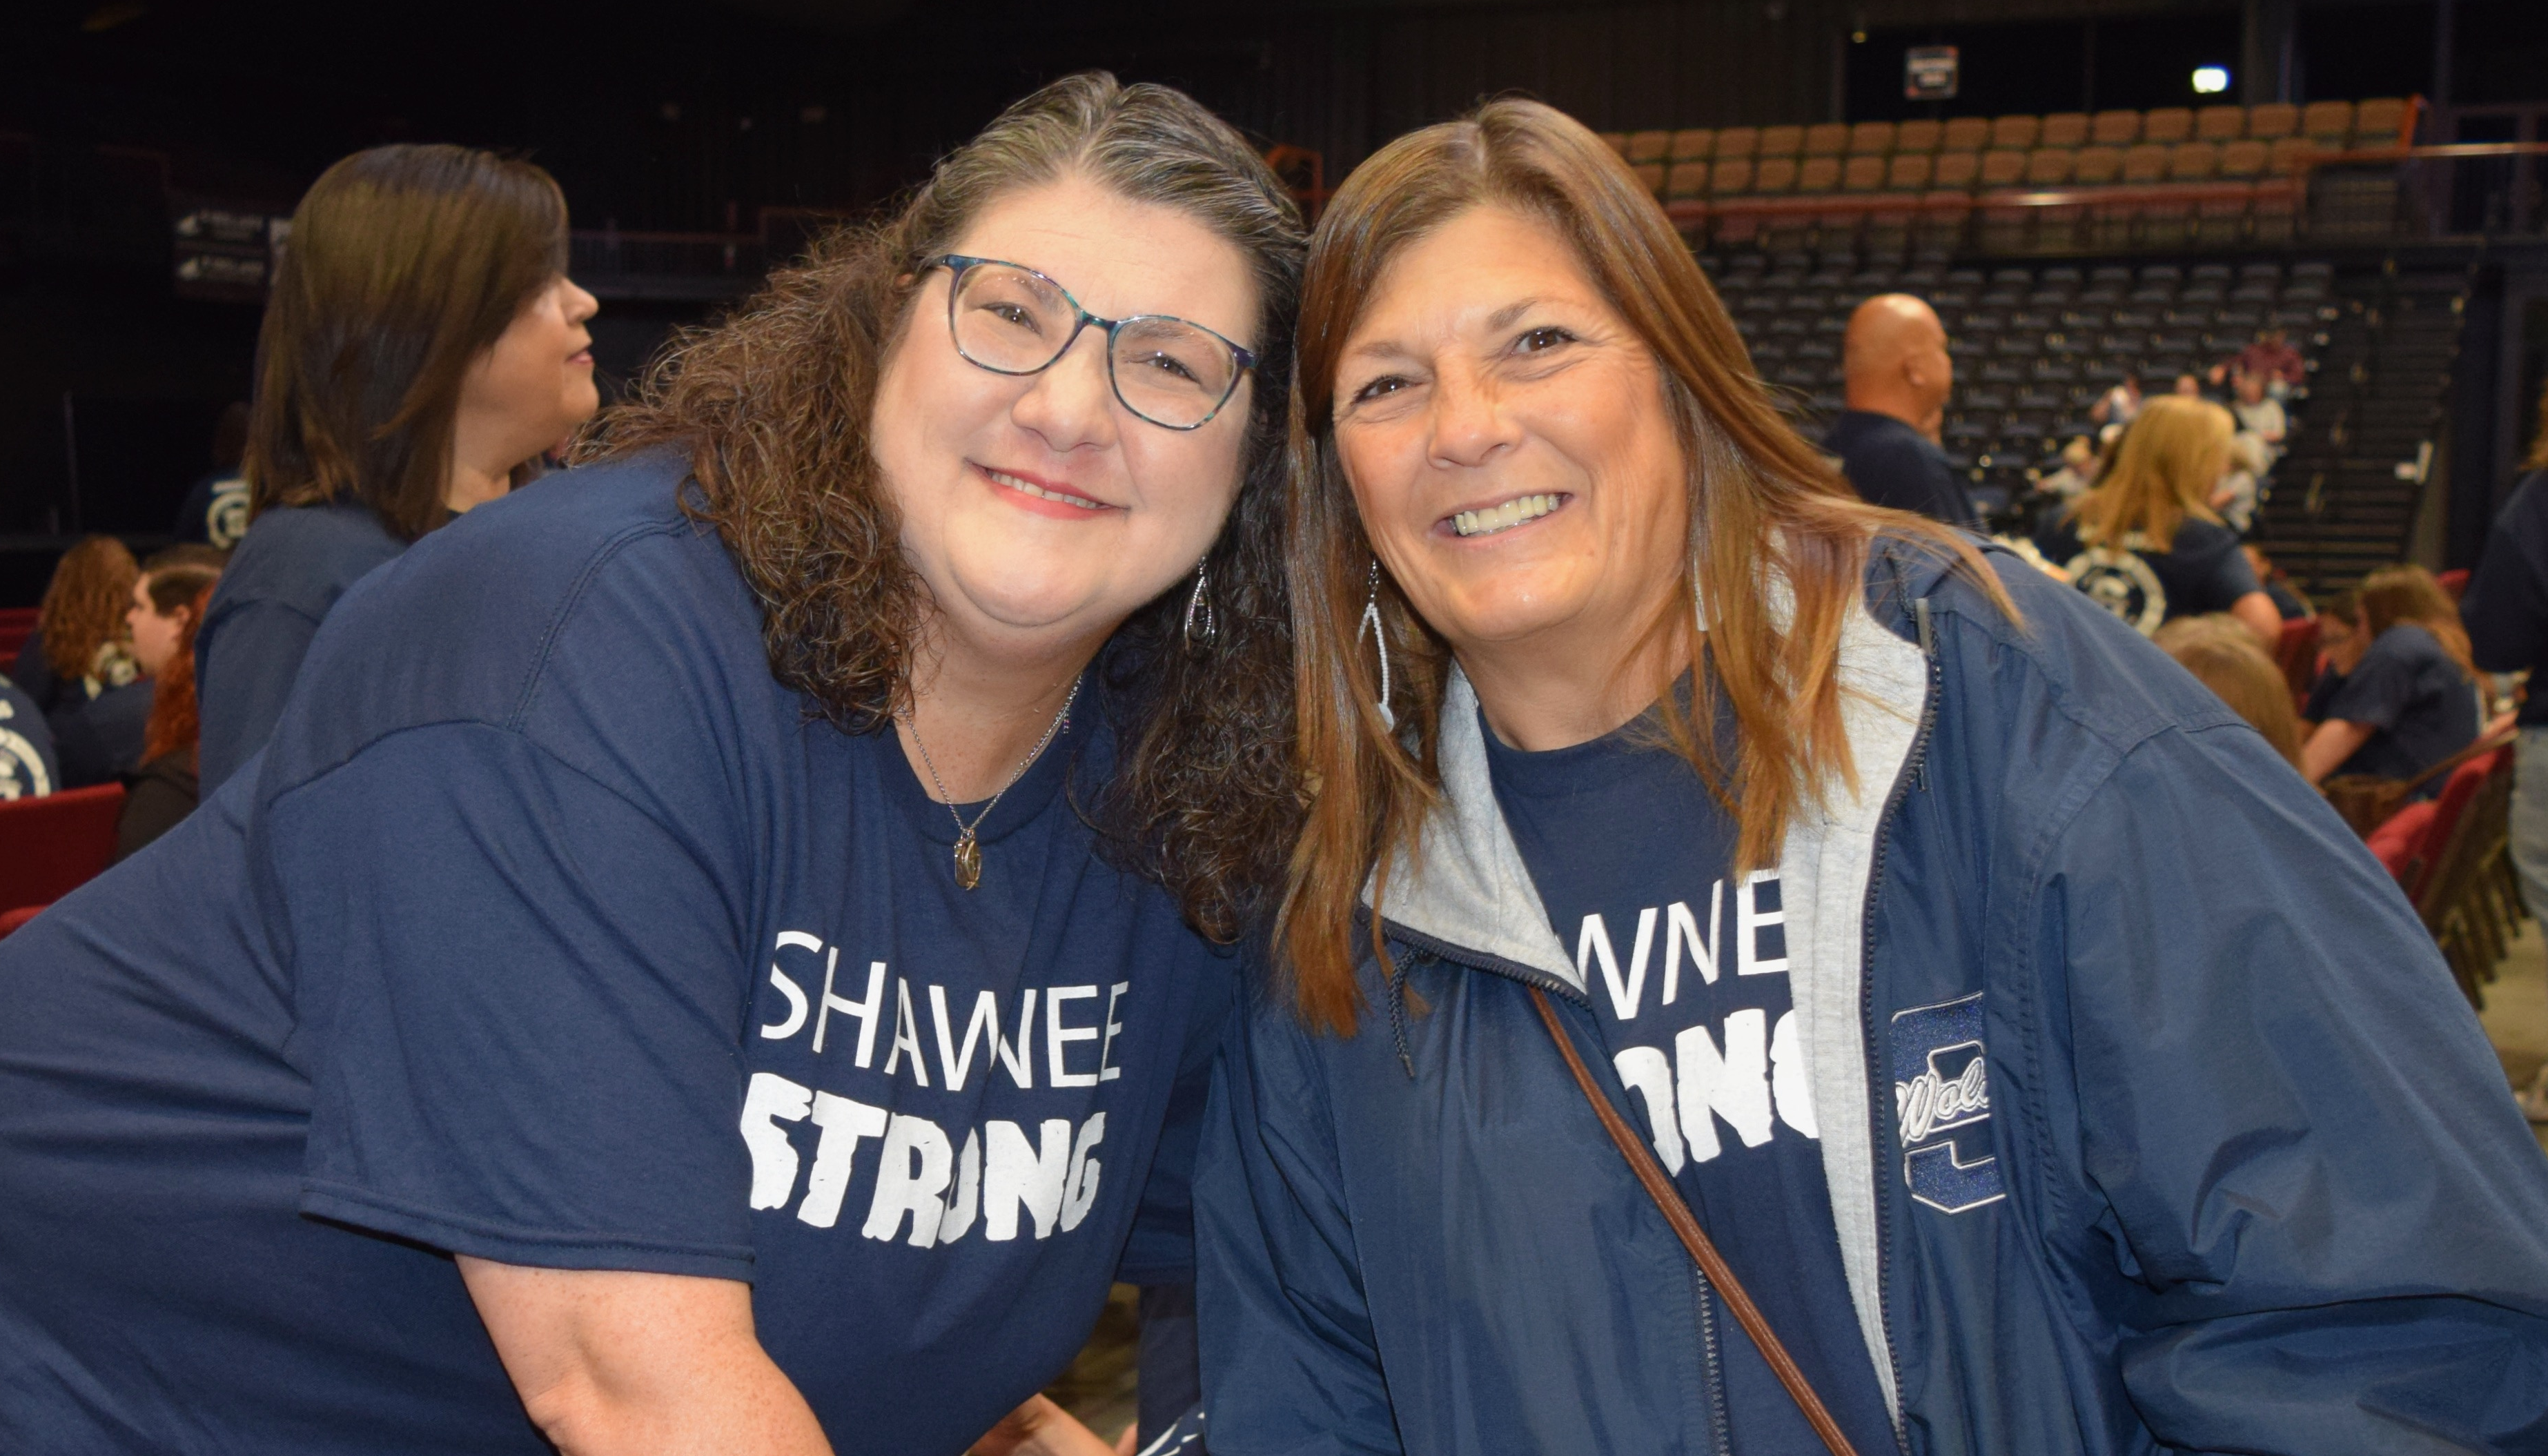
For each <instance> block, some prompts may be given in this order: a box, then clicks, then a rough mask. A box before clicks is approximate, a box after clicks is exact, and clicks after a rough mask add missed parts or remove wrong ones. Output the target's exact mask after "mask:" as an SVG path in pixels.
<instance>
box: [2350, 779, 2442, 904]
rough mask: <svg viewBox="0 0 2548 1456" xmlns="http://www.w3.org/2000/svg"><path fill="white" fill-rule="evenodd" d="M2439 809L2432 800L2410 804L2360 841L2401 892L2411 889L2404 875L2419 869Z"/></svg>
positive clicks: (2422, 800) (2384, 820) (2438, 805)
mask: <svg viewBox="0 0 2548 1456" xmlns="http://www.w3.org/2000/svg"><path fill="white" fill-rule="evenodd" d="M2440 807H2441V806H2440V804H2439V803H2437V802H2436V801H2434V800H2432V799H2421V800H2418V801H2416V802H2415V803H2412V804H2409V805H2408V806H2407V807H2405V808H2403V809H2400V810H2399V811H2398V812H2397V813H2395V814H2392V815H2390V816H2389V817H2388V818H2386V819H2383V820H2382V821H2380V827H2379V828H2377V829H2375V830H2373V831H2371V835H2370V837H2369V838H2367V839H2365V840H2364V841H2363V842H2362V843H2363V845H2364V846H2365V847H2366V848H2368V849H2369V850H2370V851H2371V858H2373V859H2375V860H2378V861H2379V862H2380V867H2382V868H2383V869H2386V870H2388V871H2389V877H2390V878H2392V879H2394V880H2396V881H2398V884H2399V886H2400V888H2402V889H2408V890H2410V891H2411V892H2412V886H2411V885H2409V884H2408V883H2407V876H2408V874H2409V873H2410V872H2412V871H2414V870H2416V869H2418V868H2419V867H2420V865H2419V862H2420V861H2421V859H2422V858H2423V856H2424V850H2425V846H2426V844H2427V843H2428V842H2429V841H2430V839H2431V837H2432V828H2433V815H2434V813H2435V812H2436V811H2438V810H2439V809H2440Z"/></svg>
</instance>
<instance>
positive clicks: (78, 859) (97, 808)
mask: <svg viewBox="0 0 2548 1456" xmlns="http://www.w3.org/2000/svg"><path fill="white" fill-rule="evenodd" d="M123 811H124V785H123V784H120V783H103V784H99V785H98V786H96V787H94V788H71V789H64V790H63V791H61V792H60V793H48V794H46V795H44V796H43V797H41V798H25V799H12V800H9V801H8V802H6V803H0V908H5V909H16V908H17V907H19V906H21V905H49V904H51V903H52V902H53V901H55V900H58V899H60V898H61V897H62V896H64V895H67V894H69V893H70V892H71V891H73V890H75V889H77V888H79V887H80V886H81V885H83V884H86V883H87V882H88V881H89V880H91V879H92V878H95V877H96V875H97V873H98V871H100V870H102V869H104V868H105V867H106V866H107V865H108V863H109V862H111V861H112V860H114V858H115V821H116V818H117V816H118V815H120V814H121V813H123Z"/></svg>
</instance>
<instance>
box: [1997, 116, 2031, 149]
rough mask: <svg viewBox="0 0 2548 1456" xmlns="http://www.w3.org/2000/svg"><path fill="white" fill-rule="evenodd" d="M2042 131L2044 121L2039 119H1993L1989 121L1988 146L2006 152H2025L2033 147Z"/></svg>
mask: <svg viewBox="0 0 2548 1456" xmlns="http://www.w3.org/2000/svg"><path fill="white" fill-rule="evenodd" d="M2043 130H2044V120H2043V118H2041V117H2031V116H2006V117H1995V118H1993V119H1992V120H1991V131H1990V144H1991V145H1993V146H1995V147H2000V148H2004V149H2008V150H2013V151H2025V150H2027V149H2028V148H2029V147H2032V146H2033V145H2035V138H2036V137H2037V135H2038V134H2040V133H2041V132H2042V131H2043Z"/></svg>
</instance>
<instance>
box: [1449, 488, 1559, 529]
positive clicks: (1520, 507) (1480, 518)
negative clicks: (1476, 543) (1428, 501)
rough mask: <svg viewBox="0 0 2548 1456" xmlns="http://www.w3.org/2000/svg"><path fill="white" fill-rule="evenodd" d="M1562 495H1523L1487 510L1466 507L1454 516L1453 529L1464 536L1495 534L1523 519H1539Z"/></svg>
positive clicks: (1519, 522) (1553, 507)
mask: <svg viewBox="0 0 2548 1456" xmlns="http://www.w3.org/2000/svg"><path fill="white" fill-rule="evenodd" d="M1565 499H1566V498H1565V497H1563V496H1522V497H1518V498H1516V499H1514V500H1507V501H1505V502H1504V503H1503V504H1501V505H1490V506H1488V507H1487V508H1485V509H1484V510H1463V511H1461V512H1459V513H1458V514H1457V515H1454V516H1452V517H1451V529H1452V530H1454V531H1457V532H1459V533H1460V534H1461V535H1463V536H1492V535H1494V534H1495V533H1496V532H1498V531H1508V530H1510V529H1512V528H1513V527H1514V526H1517V525H1520V524H1521V523H1522V522H1523V521H1527V520H1537V519H1539V518H1540V517H1541V516H1543V515H1546V514H1548V513H1549V512H1550V511H1552V510H1555V509H1556V508H1557V507H1558V504H1559V502H1561V501H1563V500H1565Z"/></svg>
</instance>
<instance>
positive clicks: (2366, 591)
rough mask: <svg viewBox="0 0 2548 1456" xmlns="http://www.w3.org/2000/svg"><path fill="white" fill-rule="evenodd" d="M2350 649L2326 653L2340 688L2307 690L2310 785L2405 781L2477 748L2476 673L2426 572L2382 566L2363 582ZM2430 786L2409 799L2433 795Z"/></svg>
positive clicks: (2455, 618)
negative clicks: (2336, 778)
mask: <svg viewBox="0 0 2548 1456" xmlns="http://www.w3.org/2000/svg"><path fill="white" fill-rule="evenodd" d="M2354 609H2355V611H2356V612H2358V613H2359V617H2358V620H2357V622H2356V625H2355V626H2354V629H2353V631H2352V634H2351V637H2352V640H2351V641H2350V642H2349V643H2348V644H2347V647H2348V648H2349V651H2344V652H2341V653H2337V652H2330V654H2329V657H2330V659H2331V664H2330V671H2333V670H2334V668H2335V667H2337V666H2340V667H2341V668H2342V672H2343V677H2342V680H2341V681H2340V682H2337V683H2333V684H2330V685H2329V686H2328V687H2327V689H2326V691H2325V692H2324V693H2323V695H2321V694H2320V693H2318V692H2316V691H2313V692H2312V694H2311V701H2310V706H2311V707H2312V709H2313V710H2314V716H2315V717H2316V718H2317V719H2318V725H2317V727H2315V728H2313V729H2312V730H2311V731H2310V736H2309V740H2308V741H2307V742H2306V743H2304V744H2303V745H2302V746H2301V773H2302V774H2303V775H2304V776H2306V777H2307V778H2308V779H2309V780H2310V781H2311V782H2312V783H2316V782H2319V781H2320V780H2321V779H2324V778H2328V777H2331V776H2333V775H2335V774H2372V775H2374V776H2376V777H2381V778H2413V777H2415V776H2416V775H2418V774H2422V773H2423V772H2424V771H2425V770H2427V769H2430V768H2431V767H2433V766H2434V765H2435V764H2438V763H2440V762H2441V761H2442V760H2444V759H2447V758H2449V757H2450V756H2451V755H2453V754H2455V753H2458V752H2459V751H2460V750H2461V749H2464V748H2466V747H2468V746H2469V745H2470V744H2472V743H2475V742H2477V736H2478V729H2479V727H2480V723H2481V717H2482V715H2481V713H2480V711H2479V709H2480V703H2479V700H2478V688H2477V670H2476V669H2475V667H2473V666H2472V665H2471V664H2470V662H2469V646H2468V637H2467V634H2466V633H2465V632H2464V631H2463V630H2462V629H2461V627H2460V622H2459V614H2458V612H2457V611H2456V609H2455V608H2454V607H2453V606H2452V604H2451V600H2450V598H2449V596H2447V595H2445V594H2444V593H2443V592H2442V589H2441V587H2440V585H2439V584H2437V583H2436V582H2434V580H2433V576H2432V573H2430V572H2427V571H2425V570H2424V569H2423V568H2422V567H2412V566H2411V567H2390V568H2384V569H2383V570H2380V571H2376V572H2373V573H2372V574H2371V575H2370V576H2368V577H2365V578H2364V579H2363V582H2362V590H2361V591H2360V592H2358V593H2356V595H2355V597H2354ZM2441 789H2442V785H2441V784H2440V782H2438V781H2427V782H2425V783H2424V784H2422V785H2421V786H2419V787H2418V788H2417V790H2416V794H2415V796H2416V797H2418V798H2430V797H2432V796H2434V795H2436V794H2438V793H2440V792H2441Z"/></svg>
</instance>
